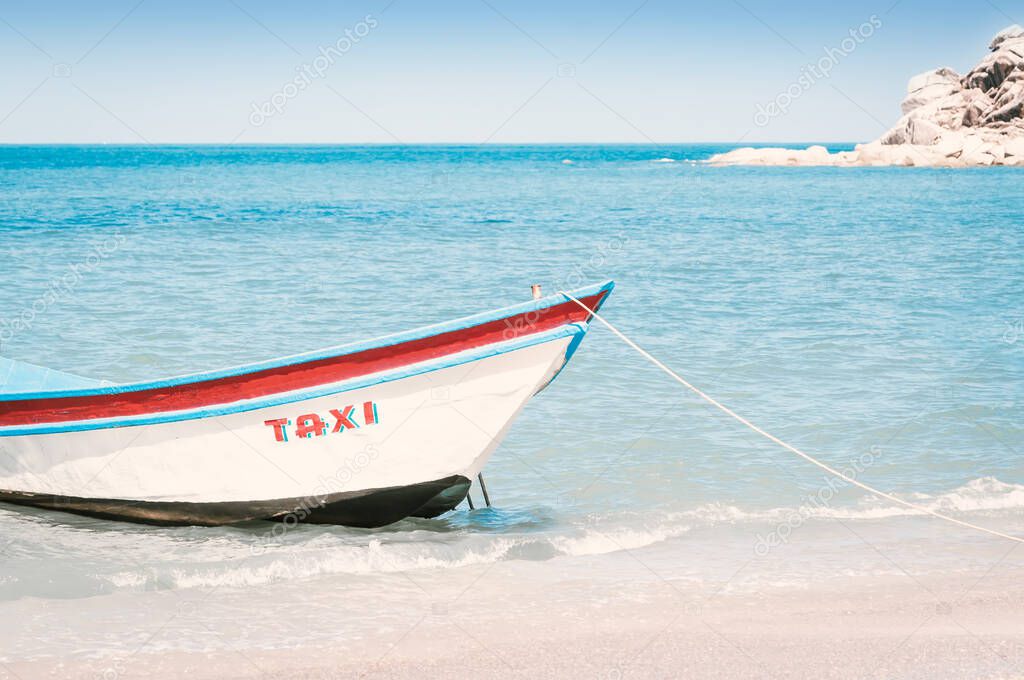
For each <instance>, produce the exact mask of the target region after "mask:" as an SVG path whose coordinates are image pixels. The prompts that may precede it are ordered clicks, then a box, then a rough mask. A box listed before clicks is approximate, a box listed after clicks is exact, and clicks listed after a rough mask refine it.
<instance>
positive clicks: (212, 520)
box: [0, 284, 611, 527]
mask: <svg viewBox="0 0 1024 680" xmlns="http://www.w3.org/2000/svg"><path fill="white" fill-rule="evenodd" d="M610 289H611V284H607V285H606V286H605V287H604V288H595V289H594V291H593V292H592V297H591V304H594V305H595V307H596V306H598V305H599V303H600V302H601V301H602V300H603V298H604V296H605V295H607V293H608V292H609V291H610ZM508 309H509V310H513V311H512V313H508V314H504V315H503V314H501V313H500V312H502V311H507V310H499V311H498V312H495V313H490V314H489V315H478V316H477V317H467V319H465V320H462V321H460V322H453V323H451V324H443V325H440V326H437V327H430V328H428V329H421V330H420V331H412V332H410V333H408V334H404V335H400V336H389V338H385V339H381V341H377V343H376V344H369V345H365V344H364V345H359V346H355V347H354V348H353V349H349V350H348V351H346V352H340V353H327V352H326V351H325V353H320V354H315V355H303V356H302V357H298V358H292V359H286V360H279V361H278V362H269V363H268V364H261V365H255V366H253V367H249V368H242V369H229V370H227V371H224V372H220V373H218V374H208V375H202V376H199V377H197V378H185V379H172V380H168V381H164V382H162V383H146V384H139V385H134V386H112V387H97V388H87V389H84V390H82V389H72V390H68V391H65V392H56V393H53V392H51V393H36V394H25V395H15V396H13V397H12V396H9V395H6V396H5V395H2V394H0V501H7V502H10V503H15V504H20V505H32V506H37V507H42V508H48V509H53V510H63V511H67V512H74V513H80V514H86V515H91V516H96V517H103V518H108V519H121V520H128V521H136V522H148V523H153V524H196V525H218V524H230V523H237V522H244V521H250V520H257V519H278V520H284V521H306V522H322V523H333V524H344V525H350V526H360V527H375V526H382V525H385V524H390V523H392V522H395V521H397V520H399V519H402V518H403V517H408V516H419V517H433V516H436V515H438V514H441V513H443V512H446V511H448V510H450V509H452V508H454V507H455V506H456V505H457V504H458V503H459V502H461V501H462V500H463V499H464V498H465V496H466V493H467V492H468V490H469V487H470V484H471V480H473V479H475V478H476V477H477V475H478V474H479V472H480V471H481V469H482V468H483V466H484V465H485V464H486V462H487V460H488V459H489V457H490V456H491V454H492V453H493V451H494V450H495V448H496V447H497V446H498V444H499V443H500V442H501V440H502V439H503V437H504V436H505V433H506V432H507V431H508V428H509V427H510V426H511V424H512V422H513V421H514V420H515V418H516V416H518V414H519V413H520V412H521V411H522V409H523V408H524V407H525V405H526V403H527V402H528V401H529V400H530V398H531V397H532V396H533V395H534V394H536V393H537V392H539V391H540V390H542V389H543V388H544V387H545V386H546V385H547V384H548V383H550V382H551V380H553V379H554V377H555V376H556V375H557V374H558V373H559V371H561V369H562V368H563V367H564V365H565V364H566V362H567V361H568V360H569V358H570V357H571V356H572V354H573V353H574V352H575V350H576V348H577V346H578V345H579V342H580V341H581V340H582V338H583V336H584V334H585V333H586V331H587V328H588V323H589V315H588V314H586V311H585V310H581V309H580V308H579V307H578V306H576V305H573V304H566V303H565V302H564V301H560V300H557V299H552V300H551V301H547V302H545V301H540V302H537V303H531V305H528V306H522V305H520V306H518V307H516V308H508Z"/></svg>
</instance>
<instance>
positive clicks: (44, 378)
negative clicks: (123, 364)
mask: <svg viewBox="0 0 1024 680" xmlns="http://www.w3.org/2000/svg"><path fill="white" fill-rule="evenodd" d="M111 384H112V383H109V382H107V381H105V380H94V379H93V378H83V377H82V376H79V375H73V374H71V373H64V372H63V371H55V370H53V369H52V368H46V367H44V366H36V365H35V364H29V363H26V362H24V361H15V360H14V359H7V358H4V357H0V394H18V393H22V392H46V391H51V390H67V389H86V388H90V387H103V386H106V385H111Z"/></svg>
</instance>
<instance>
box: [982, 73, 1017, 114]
mask: <svg viewBox="0 0 1024 680" xmlns="http://www.w3.org/2000/svg"><path fill="white" fill-rule="evenodd" d="M999 92H1000V94H999V96H998V97H997V98H996V100H995V101H994V102H993V103H992V107H991V108H990V109H989V111H988V112H987V113H985V115H984V116H983V117H982V119H981V124H982V125H989V124H991V123H994V122H997V121H998V122H1002V123H1009V122H1011V121H1014V120H1016V119H1018V118H1021V117H1022V116H1024V80H1016V81H1014V82H1011V83H1010V86H1009V87H1006V88H1000V90H999Z"/></svg>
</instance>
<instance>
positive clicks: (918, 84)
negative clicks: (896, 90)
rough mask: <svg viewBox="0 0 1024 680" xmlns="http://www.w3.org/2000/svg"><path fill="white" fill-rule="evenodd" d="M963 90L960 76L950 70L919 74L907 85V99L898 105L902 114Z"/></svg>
mask: <svg viewBox="0 0 1024 680" xmlns="http://www.w3.org/2000/svg"><path fill="white" fill-rule="evenodd" d="M961 89H963V86H962V85H961V84H960V75H959V74H958V73H957V72H956V71H954V70H953V69H951V68H945V67H943V68H937V69H935V70H934V71H926V72H925V73H920V74H918V75H916V76H914V77H913V78H911V79H910V82H909V83H907V97H906V98H905V99H904V100H903V102H902V103H901V104H900V109H901V110H902V111H903V113H910V112H911V111H913V110H914V109H916V108H918V107H921V106H924V105H925V104H928V103H930V102H933V101H935V100H937V99H942V98H943V97H948V96H949V95H951V94H955V93H957V92H959V91H960V90H961Z"/></svg>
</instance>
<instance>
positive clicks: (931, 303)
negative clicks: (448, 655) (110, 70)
mask: <svg viewBox="0 0 1024 680" xmlns="http://www.w3.org/2000/svg"><path fill="white" fill-rule="evenodd" d="M727 148H729V147H727V146H722V145H719V146H713V145H678V146H658V147H655V146H555V145H543V146H483V147H479V146H414V147H399V146H341V147H321V146H302V147H295V146H280V147H275V146H259V147H234V146H232V147H215V146H193V147H185V146H182V147H173V146H167V147H153V148H147V147H136V146H132V147H115V146H33V147H21V146H5V147H0V355H3V356H6V357H11V358H14V359H20V360H24V361H29V362H32V363H36V364H43V365H46V366H50V367H53V368H57V369H62V370H66V371H71V372H74V373H80V374H83V375H87V376H91V377H99V378H106V379H109V380H114V381H124V380H135V379H142V378H151V377H160V376H164V375H169V374H180V373H183V372H191V371H196V370H200V369H212V368H218V367H222V366H227V365H234V364H238V363H242V362H247V361H253V360H259V359H267V358H272V357H275V356H278V355H283V354H290V353H295V352H301V351H305V350H312V349H317V348H319V347H323V346H329V345H336V344H339V343H343V342H347V341H354V340H359V339H363V338H366V337H373V336H377V335H381V334H385V333H389V332H393V331H399V330H403V329H408V328H412V327H415V326H418V325H422V324H426V323H432V322H439V321H444V320H447V319H449V318H452V317H456V316H462V315H465V314H469V313H473V312H477V311H483V310H486V309H490V308H492V307H498V306H504V305H506V304H512V303H515V302H519V301H522V300H525V299H528V297H529V294H530V285H531V284H533V283H540V284H542V285H543V287H544V290H545V291H546V292H553V291H556V290H559V289H562V288H568V287H572V286H578V285H582V284H586V283H591V282H596V281H600V280H603V279H608V278H611V279H614V280H615V281H616V283H617V288H616V290H615V292H614V293H613V295H612V297H611V298H610V300H609V302H608V303H607V305H606V307H605V311H604V314H605V315H606V316H607V318H608V319H609V320H611V321H612V322H613V323H615V324H617V325H618V326H619V328H621V329H622V330H623V331H624V332H626V333H628V334H630V335H631V336H632V337H633V338H634V339H636V340H637V341H638V342H640V343H641V344H642V345H644V346H645V347H646V348H647V349H648V350H650V351H651V352H652V353H653V354H654V355H656V356H658V357H659V358H660V359H662V360H663V361H664V362H666V363H667V364H669V365H670V366H672V367H673V368H674V369H676V370H677V371H678V372H680V373H681V374H682V375H683V376H685V377H686V378H687V379H689V380H690V381H692V382H693V383H695V384H696V385H698V386H699V387H701V388H702V389H704V390H706V391H707V392H709V393H710V394H712V395H713V396H715V397H717V398H719V399H720V400H722V401H723V402H725V403H726V404H728V405H729V406H731V407H732V408H734V409H735V410H736V411H738V412H739V413H741V414H743V415H745V416H747V417H749V418H750V419H752V420H753V421H754V422H756V423H758V424H759V425H761V426H763V427H765V428H766V429H767V430H769V431H770V432H772V433H774V434H776V435H778V436H779V437H781V438H782V439H785V440H787V441H789V442H791V443H793V444H795V445H796V446H799V447H801V448H803V449H805V450H807V451H809V452H811V453H813V454H815V455H818V456H820V457H821V458H822V459H823V460H825V461H826V462H828V463H830V464H832V465H834V466H836V467H839V468H843V469H847V470H853V471H854V472H855V474H856V476H857V478H858V479H861V480H862V481H864V482H866V483H869V484H872V485H875V486H878V487H880V488H882V489H884V490H886V491H891V492H894V493H896V494H899V495H900V496H902V497H905V498H907V499H911V500H914V501H915V502H918V503H921V504H924V505H927V506H928V507H932V508H934V509H938V510H941V511H944V512H948V513H951V514H953V515H955V516H957V517H961V518H964V519H967V520H968V521H971V522H975V523H978V524H983V525H987V526H992V527H995V528H999V529H1002V530H1005V531H1011V532H1017V533H1022V532H1024V423H1022V419H1021V413H1022V412H1024V411H1022V406H1024V222H1022V219H1024V218H1022V216H1024V181H1022V178H1024V175H1022V174H1021V171H1020V170H1019V169H1014V168H988V169H977V170H973V169H972V170H948V169H922V168H856V169H851V168H736V167H730V168H720V167H711V166H708V165H706V164H704V163H701V161H703V160H705V159H707V158H708V157H709V156H710V155H711V154H712V153H715V152H718V151H722V150H725V149H727ZM844 148H845V147H844ZM241 473H243V474H244V471H242V472H241ZM487 480H488V486H489V490H490V492H491V495H492V497H493V499H494V502H495V507H493V508H490V509H478V510H476V511H474V512H468V511H466V510H465V508H461V509H459V510H458V511H456V512H453V513H451V514H450V515H448V516H446V517H444V518H441V519H439V520H434V521H406V522H403V523H400V524H398V525H395V526H393V527H388V528H386V529H383V530H379V531H360V530H350V529H344V528H336V527H319V526H317V527H312V526H310V527H306V526H302V527H299V528H296V529H291V530H289V531H287V532H271V531H270V529H268V528H267V527H266V526H262V525H261V526H249V527H242V528H218V529H204V528H179V529H158V528H150V527H138V526H134V525H124V524H118V523H110V522H103V521H99V520H92V519H86V518H79V517H73V516H66V515H61V514H56V513H51V512H44V511H33V510H24V509H16V508H13V507H7V506H0V560H2V565H3V568H2V571H0V613H3V614H4V616H3V619H4V620H5V621H7V623H4V624H0V634H3V635H4V636H5V639H6V640H7V644H6V652H3V651H0V660H2V658H3V656H4V654H5V653H6V654H7V655H8V657H7V658H18V659H31V658H37V657H38V658H45V657H47V655H51V654H60V653H61V651H60V650H61V649H62V647H61V645H65V644H66V645H67V649H68V650H70V649H71V646H72V645H77V646H81V644H82V642H81V641H82V639H83V636H84V637H85V638H86V639H89V640H91V642H90V644H89V650H90V653H96V654H103V653H110V654H117V653H119V650H121V649H122V647H123V645H124V638H122V637H118V636H117V635H115V634H112V633H111V631H112V630H114V631H116V630H133V631H136V632H138V630H139V629H140V627H139V621H140V620H141V619H142V618H145V617H146V616H151V615H153V614H152V612H153V611H159V609H160V607H164V606H166V607H170V606H171V604H168V603H167V602H165V601H164V600H163V599H161V598H162V597H170V598H171V600H170V601H173V599H174V597H177V595H180V594H182V593H186V594H187V593H197V592H201V593H203V600H204V602H205V603H206V605H207V609H206V610H205V612H206V613H205V614H203V615H197V616H196V620H197V621H199V622H200V623H201V624H202V626H205V627H208V628H211V627H212V628H216V629H218V630H219V629H220V628H218V626H219V625H220V624H223V625H224V626H228V625H229V623H230V622H234V624H232V625H240V624H238V617H237V616H236V615H235V613H237V611H239V610H238V608H239V607H241V606H243V605H242V604H240V603H243V602H244V601H246V599H247V598H250V597H251V598H259V597H264V596H266V594H267V593H268V592H270V591H273V592H276V593H282V594H285V593H286V594H287V597H285V596H284V595H282V596H281V597H280V599H275V602H277V603H278V604H279V608H278V609H274V610H273V612H272V613H271V614H269V615H270V616H273V617H275V618H276V620H278V621H280V622H283V623H281V625H280V626H278V628H277V629H276V630H275V631H274V633H273V634H271V633H270V632H269V631H267V630H265V629H264V628H261V627H259V626H255V625H254V626H253V627H252V629H251V630H249V631H248V632H247V633H246V644H251V645H254V646H273V645H288V644H291V643H292V642H294V641H297V640H302V641H305V642H308V641H309V639H310V636H311V635H312V636H314V638H315V636H317V635H324V636H326V637H324V640H325V641H329V640H331V639H334V638H330V637H329V636H330V635H341V633H339V632H338V631H339V630H342V628H344V626H350V627H351V630H358V629H361V627H365V626H366V625H370V623H369V622H372V623H373V625H376V624H377V623H379V624H380V625H382V626H383V625H387V621H389V620H390V619H389V618H388V617H389V616H392V614H389V613H388V612H389V611H390V610H389V609H388V607H387V606H384V605H382V604H380V603H388V602H392V603H397V602H401V601H402V598H403V597H404V595H403V593H404V592H405V589H406V588H408V587H409V579H410V578H413V579H420V578H422V579H440V580H444V579H446V578H451V579H455V578H456V577H457V576H458V575H459V574H463V573H468V572H465V570H469V569H474V568H477V567H480V565H492V564H496V563H502V564H505V563H508V564H506V566H507V567H508V568H509V569H513V571H512V572H503V573H505V574H508V573H513V574H517V576H514V577H508V576H506V577H503V578H510V579H512V581H514V580H515V579H516V578H519V579H523V580H527V579H529V580H532V581H537V580H543V579H548V578H554V577H553V576H552V574H555V573H559V574H565V573H571V572H572V570H573V569H577V568H578V569H585V572H586V573H587V574H589V575H590V576H591V578H593V579H597V580H600V579H603V578H607V579H610V580H612V581H614V580H616V579H625V580H626V581H629V580H630V579H642V578H650V574H649V573H648V571H650V572H651V573H657V574H658V575H659V577H664V578H675V579H689V580H691V581H692V582H694V583H704V582H710V581H715V580H716V579H721V578H722V576H721V575H722V574H732V573H733V572H734V571H735V570H736V568H738V567H739V566H740V565H741V564H743V565H744V566H745V570H744V574H743V577H742V578H741V579H739V580H737V581H733V584H734V585H736V586H737V587H743V586H744V584H745V585H746V586H748V587H751V588H758V587H762V586H763V585H764V584H767V583H777V582H804V581H808V580H815V579H824V578H828V577H829V576H830V575H833V574H838V573H848V572H851V571H852V572H856V573H863V574H872V573H889V572H895V571H896V570H897V567H899V569H905V570H910V571H914V572H915V573H917V572H921V573H924V572H928V571H930V570H932V571H934V570H944V571H950V570H956V569H960V568H968V567H972V568H973V567H976V566H977V564H980V563H981V562H983V559H982V557H981V556H982V555H988V552H986V551H989V550H990V549H992V550H994V549H995V548H991V546H990V545H989V542H990V539H988V538H986V537H980V536H977V535H974V534H971V533H970V532H967V531H966V530H959V529H956V528H952V527H948V526H945V525H939V524H938V523H937V521H936V520H934V519H931V518H927V517H917V516H913V515H912V513H910V512H908V511H906V510H904V509H900V508H893V507H891V506H889V505H887V504H886V503H884V502H882V501H878V500H875V499H873V498H869V497H867V496H866V495H865V494H864V493H863V492H862V491H860V490H859V489H851V488H849V487H847V486H846V485H842V484H834V485H833V484H830V483H829V482H828V481H827V480H826V479H825V478H824V477H823V473H821V472H820V471H819V470H817V469H815V468H813V467H810V466H808V465H807V463H805V462H803V461H801V460H799V459H796V458H794V457H793V456H792V455H791V454H789V453H787V452H786V451H784V450H782V449H780V448H778V447H776V446H774V445H772V444H771V443H769V442H767V441H765V440H763V439H760V438H759V437H757V436H756V435H754V434H753V433H751V432H750V431H748V430H744V429H743V428H742V427H741V426H739V425H738V424H737V423H735V422H734V421H730V420H729V419H727V418H726V417H724V416H723V415H722V414H720V413H718V412H716V411H713V410H712V409H710V408H709V407H707V406H706V405H704V404H702V403H701V402H699V401H698V400H697V399H696V398H695V397H693V396H692V395H690V394H688V393H684V392H683V391H681V388H680V387H679V386H678V385H676V384H674V383H672V382H670V381H669V380H667V379H666V378H665V376H664V375H663V374H661V373H659V372H658V371H657V370H656V369H654V368H652V367H651V366H650V365H648V364H646V363H644V361H643V360H642V359H640V358H639V357H638V356H637V355H636V354H635V353H633V352H632V351H631V350H630V349H629V348H627V347H625V346H624V345H623V344H622V343H621V342H619V341H618V340H617V339H616V338H615V337H614V336H613V335H612V334H611V333H609V332H607V331H606V330H605V329H603V328H601V327H599V326H597V325H595V326H594V328H593V329H592V331H591V333H590V334H589V336H588V337H587V339H586V341H585V342H584V344H583V346H582V348H581V350H580V351H579V352H578V353H577V355H576V356H575V358H574V359H573V361H572V363H571V364H570V365H569V367H568V369H567V370H566V371H564V372H563V374H562V375H561V376H560V377H559V378H558V380H557V381H556V382H555V383H554V384H553V385H552V386H551V387H550V388H549V389H548V390H546V391H545V392H544V393H543V394H541V395H540V396H539V397H538V398H537V399H535V400H534V401H533V402H531V404H530V405H529V406H528V408H527V410H526V411H525V413H524V414H523V416H522V417H521V419H520V420H519V421H517V423H516V424H515V426H514V427H513V429H512V431H511V433H510V435H509V436H508V438H507V439H506V440H505V442H504V443H503V444H502V446H501V447H500V448H499V449H498V451H497V452H496V454H495V456H494V458H493V460H492V463H491V464H490V466H489V467H488V469H487ZM474 494H475V495H476V498H477V500H478V501H479V500H480V496H479V492H478V491H477V490H474ZM936 541H941V542H942V545H944V546H946V549H943V550H930V549H928V548H927V546H929V545H931V544H932V543H934V542H936ZM885 546H904V547H906V546H910V548H907V549H911V548H913V549H915V550H916V552H914V555H916V557H915V558H913V559H912V558H911V557H906V558H901V559H900V560H897V561H898V562H899V564H898V565H897V566H894V564H895V562H892V561H891V560H884V559H881V558H879V555H880V554H882V553H886V551H887V549H886V547H885ZM949 546H953V547H952V548H950V547H949ZM869 547H870V548H871V549H869ZM996 547H997V548H1000V549H1003V548H1005V546H1002V545H999V546H996ZM876 553H877V554H876ZM627 555H628V556H632V557H635V558H636V559H637V560H640V561H642V563H643V565H644V566H645V569H639V568H637V567H636V565H635V564H634V565H633V567H634V568H635V569H634V570H633V571H630V568H629V564H630V561H629V559H627V557H626V556H627ZM975 557H977V560H979V562H977V563H976V562H973V561H972V560H974V559H975ZM581 560H583V561H584V562H581ZM905 560H906V561H905ZM581 565H583V566H581ZM908 565H910V566H908ZM965 565H966V566H965ZM515 569H520V571H514V570H515ZM512 581H510V582H509V583H506V584H504V585H505V586H507V587H508V588H511V589H514V588H515V583H514V582H512ZM214 590H215V592H213V591H214ZM355 590H358V591H359V592H360V593H364V594H365V593H367V592H372V593H374V595H375V597H377V598H379V599H378V600H377V604H378V605H379V606H376V607H375V608H370V609H365V608H356V607H355V605H351V607H350V609H348V610H345V609H344V605H341V604H339V605H338V606H339V607H341V609H342V610H343V611H345V612H346V617H345V623H344V626H343V625H342V624H340V623H339V624H338V626H339V627H335V628H331V629H330V632H325V631H323V629H317V630H316V631H312V632H311V631H310V630H309V628H308V627H303V626H302V625H300V624H299V623H298V622H299V621H301V620H302V618H303V616H306V615H309V612H310V611H311V609H310V607H315V606H316V603H317V602H318V601H319V600H317V599H316V596H315V595H314V594H315V593H320V594H322V593H324V592H326V591H329V592H332V593H335V595H336V596H337V597H339V598H340V597H342V595H338V594H339V593H341V594H344V593H351V592H355ZM86 601H88V602H89V603H90V604H89V606H88V607H86V606H85V605H84V604H80V606H78V605H76V607H77V608H75V607H72V604H73V603H75V602H79V603H84V602H86ZM348 601H349V602H354V601H356V600H348ZM68 603H72V604H68ZM62 607H64V609H62ZM74 611H88V612H90V613H89V614H88V616H87V615H86V614H81V615H80V616H79V618H77V619H76V618H75V615H73V614H71V613H69V612H74ZM54 612H60V617H61V622H62V625H67V626H70V628H71V629H74V631H75V632H74V634H72V633H68V634H67V635H66V636H65V637H62V636H61V635H63V634H56V633H53V632H52V625H53V621H54V618H53V617H54V616H56V614H55V613H54ZM97 612H106V615H107V616H108V618H107V619H104V620H105V621H107V623H106V624H105V626H104V627H100V628H95V627H94V626H93V625H91V623H90V622H91V621H92V620H93V618H92V617H94V616H96V613H97ZM130 612H134V613H130ZM144 612H149V613H148V614H145V613H144ZM132 617H135V618H132ZM203 617H205V618H203ZM15 620H17V621H18V624H17V627H16V630H15V626H14V624H13V623H11V622H12V621H15ZM288 622H290V623H288ZM200 623H196V624H195V626H194V627H193V628H192V629H191V630H192V632H193V633H194V632H196V631H201V629H200V627H199V626H200ZM119 627H120V628H119ZM189 630H190V629H189V628H188V627H187V626H186V627H185V628H184V631H185V632H184V633H182V634H180V635H177V636H171V637H168V638H167V639H158V640H157V641H155V642H154V643H153V644H154V646H156V647H158V648H161V649H168V650H185V651H187V650H188V649H191V648H193V646H195V645H196V644H198V643H196V642H195V637H194V636H193V637H190V634H189V632H188V631H189ZM247 630H248V629H247ZM345 630H349V629H347V628H346V629H345ZM47 631H50V633H49V634H47ZM350 632H351V631H350ZM39 636H43V637H45V638H46V641H45V642H43V641H41V639H42V638H40V637H39ZM315 639H319V638H315ZM207 642H210V640H209V639H207ZM211 644H212V643H211ZM77 648H78V647H76V649H77ZM54 650H57V651H54ZM65 651H66V650H65ZM69 653H70V652H69Z"/></svg>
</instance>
